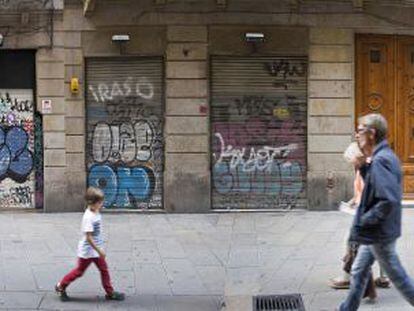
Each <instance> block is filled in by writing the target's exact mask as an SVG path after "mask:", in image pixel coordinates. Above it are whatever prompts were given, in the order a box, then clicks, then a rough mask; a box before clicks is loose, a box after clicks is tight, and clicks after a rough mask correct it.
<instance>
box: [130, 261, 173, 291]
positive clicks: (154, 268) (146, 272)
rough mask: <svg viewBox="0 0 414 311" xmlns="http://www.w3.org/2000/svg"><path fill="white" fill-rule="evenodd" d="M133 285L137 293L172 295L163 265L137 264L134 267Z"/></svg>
mask: <svg viewBox="0 0 414 311" xmlns="http://www.w3.org/2000/svg"><path fill="white" fill-rule="evenodd" d="M135 278H136V279H135V286H136V292H137V294H139V295H172V291H171V287H170V279H169V278H168V276H167V273H166V272H165V270H164V268H163V266H161V265H155V264H154V265H150V264H146V265H143V264H138V265H137V266H136V267H135Z"/></svg>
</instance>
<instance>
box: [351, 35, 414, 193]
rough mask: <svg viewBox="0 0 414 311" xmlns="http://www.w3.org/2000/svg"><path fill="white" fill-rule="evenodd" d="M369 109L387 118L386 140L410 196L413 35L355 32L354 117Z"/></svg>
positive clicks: (413, 188) (413, 185)
mask: <svg viewBox="0 0 414 311" xmlns="http://www.w3.org/2000/svg"><path fill="white" fill-rule="evenodd" d="M371 112H378V113H381V114H382V115H384V116H385V118H386V119H387V121H388V126H389V134H388V142H389V143H390V146H391V148H393V149H394V151H395V152H396V153H397V155H398V156H399V158H400V160H401V163H402V167H403V172H404V197H406V198H414V37H407V36H393V35H365V34H364V35H357V37H356V117H357V118H358V117H360V116H362V115H364V114H367V113H371ZM357 118H356V120H355V121H356V122H357V120H358V119H357Z"/></svg>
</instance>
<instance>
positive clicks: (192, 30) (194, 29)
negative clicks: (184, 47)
mask: <svg viewBox="0 0 414 311" xmlns="http://www.w3.org/2000/svg"><path fill="white" fill-rule="evenodd" d="M167 40H168V41H171V42H207V27H205V26H169V27H168V29H167Z"/></svg>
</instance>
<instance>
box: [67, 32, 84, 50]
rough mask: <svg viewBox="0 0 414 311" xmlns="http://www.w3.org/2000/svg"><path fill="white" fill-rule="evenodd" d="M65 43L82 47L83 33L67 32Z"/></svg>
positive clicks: (71, 46) (73, 46) (70, 46)
mask: <svg viewBox="0 0 414 311" xmlns="http://www.w3.org/2000/svg"><path fill="white" fill-rule="evenodd" d="M64 45H65V47H69V48H80V47H81V46H82V45H81V33H80V32H78V31H75V32H65V38H64Z"/></svg>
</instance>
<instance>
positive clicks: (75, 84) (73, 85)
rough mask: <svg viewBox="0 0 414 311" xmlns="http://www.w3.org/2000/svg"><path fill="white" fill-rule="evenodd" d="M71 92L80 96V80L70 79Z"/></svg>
mask: <svg viewBox="0 0 414 311" xmlns="http://www.w3.org/2000/svg"><path fill="white" fill-rule="evenodd" d="M70 92H71V93H72V94H78V93H79V79H78V78H72V79H70Z"/></svg>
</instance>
